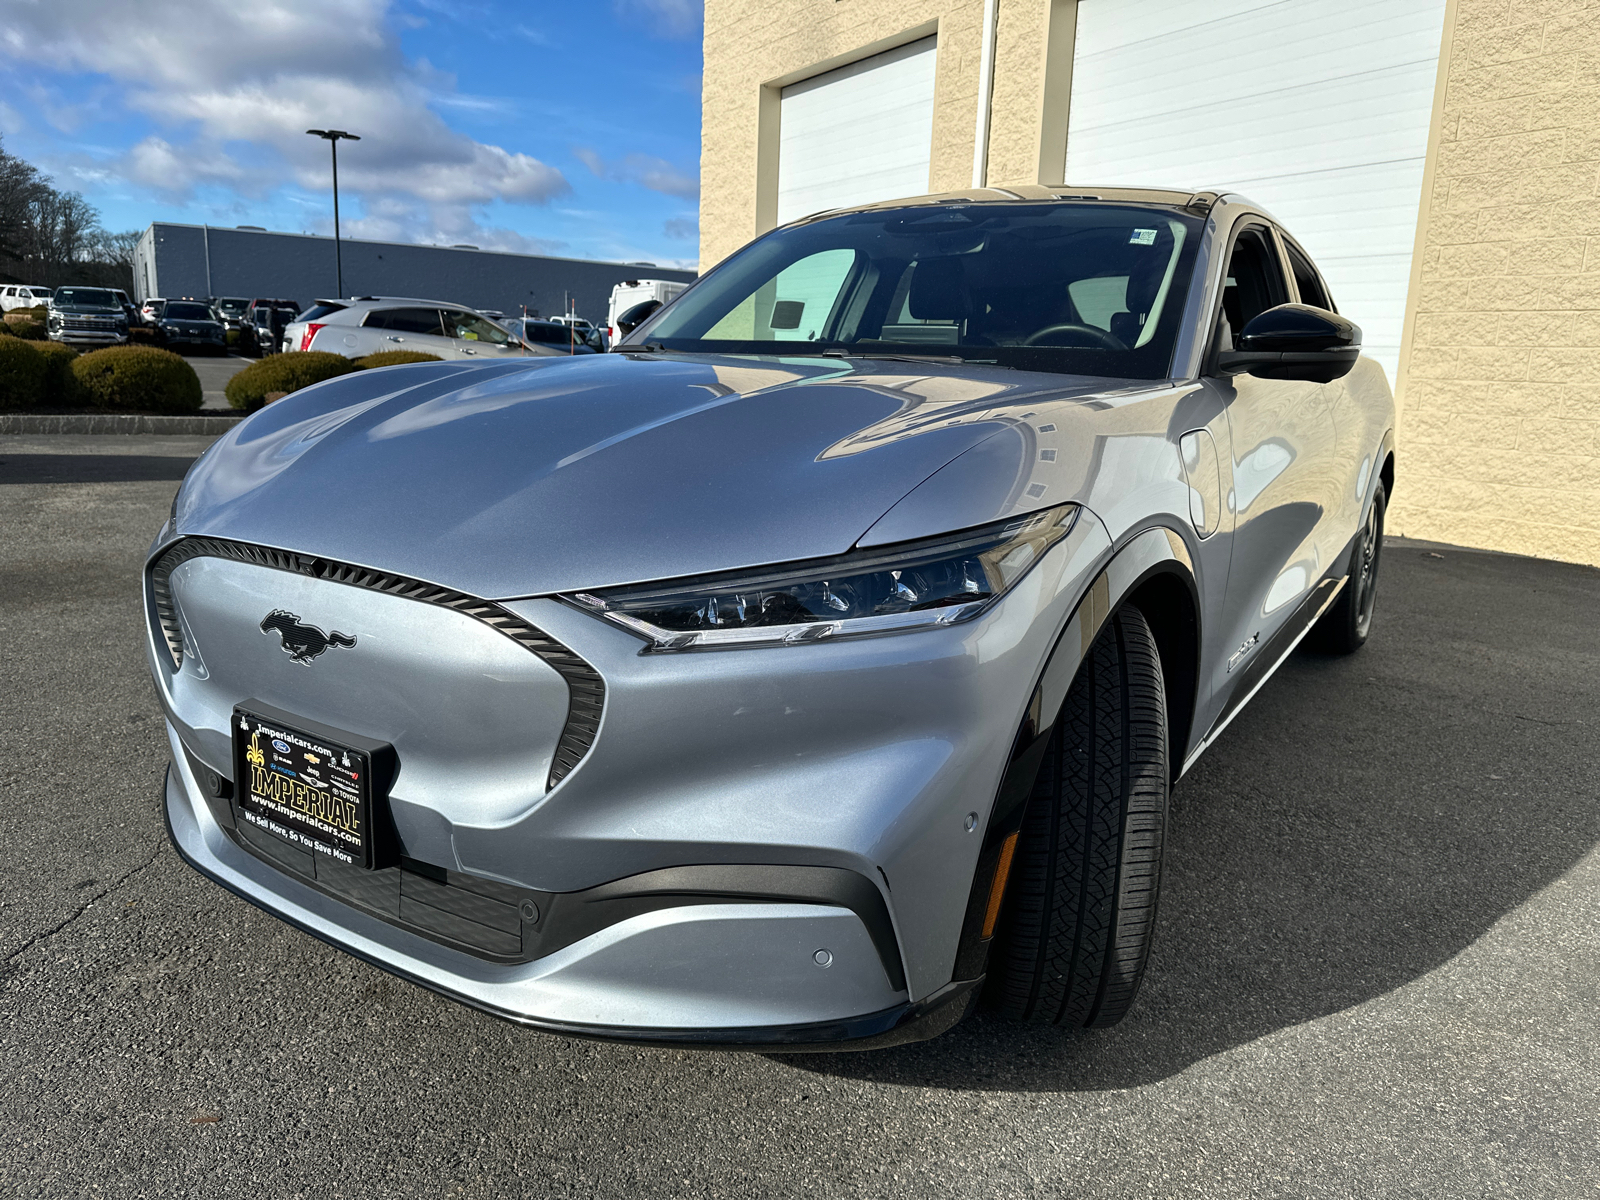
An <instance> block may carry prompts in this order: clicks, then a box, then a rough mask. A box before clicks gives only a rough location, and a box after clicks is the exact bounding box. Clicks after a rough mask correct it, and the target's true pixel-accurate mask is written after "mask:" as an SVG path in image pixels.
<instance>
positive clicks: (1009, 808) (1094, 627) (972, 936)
mask: <svg viewBox="0 0 1600 1200" xmlns="http://www.w3.org/2000/svg"><path fill="white" fill-rule="evenodd" d="M1150 535H1155V536H1150ZM1136 558H1137V559H1143V560H1144V561H1138V562H1135V561H1133V560H1134V559H1136ZM1162 578H1168V579H1176V580H1177V581H1178V582H1179V583H1180V584H1181V585H1182V586H1183V587H1184V588H1185V589H1186V592H1187V596H1188V602H1189V606H1190V608H1189V620H1190V622H1191V624H1192V632H1191V639H1192V640H1191V645H1190V651H1191V652H1190V653H1189V654H1188V655H1187V656H1183V655H1177V656H1175V657H1174V661H1173V662H1172V666H1173V668H1174V669H1173V670H1172V671H1171V672H1170V674H1171V676H1172V678H1171V679H1169V680H1168V681H1167V683H1166V690H1167V704H1168V712H1169V718H1168V719H1169V731H1172V730H1173V726H1174V725H1177V732H1179V733H1180V736H1179V737H1173V738H1171V739H1170V743H1171V745H1172V746H1174V747H1176V748H1177V749H1175V750H1173V751H1171V752H1170V757H1171V766H1170V771H1171V777H1172V779H1171V781H1172V782H1176V780H1177V776H1178V774H1179V768H1180V766H1181V764H1182V762H1183V761H1184V760H1183V757H1182V751H1184V750H1186V749H1187V747H1188V744H1189V739H1190V737H1191V736H1192V734H1193V731H1192V729H1191V728H1190V726H1191V725H1192V723H1193V719H1194V711H1195V703H1196V689H1197V688H1198V686H1199V674H1200V672H1199V647H1200V598H1199V596H1200V593H1199V587H1198V585H1197V584H1196V582H1195V577H1194V557H1193V555H1192V554H1191V553H1190V550H1189V546H1188V543H1187V542H1186V541H1185V540H1184V538H1183V536H1182V535H1181V534H1179V533H1177V532H1175V531H1174V530H1173V529H1171V528H1169V527H1168V526H1166V525H1159V524H1158V525H1149V526H1145V527H1144V528H1141V529H1139V530H1137V531H1135V532H1133V533H1132V534H1129V535H1127V536H1125V537H1124V538H1123V539H1122V540H1121V541H1120V543H1119V544H1118V545H1116V546H1115V547H1114V548H1113V549H1112V550H1111V551H1110V553H1109V555H1108V557H1107V559H1106V561H1105V563H1104V564H1103V565H1102V567H1101V569H1100V570H1099V572H1097V573H1096V575H1095V578H1094V581H1093V582H1092V583H1090V584H1089V586H1088V587H1087V588H1085V589H1084V592H1083V595H1082V596H1080V597H1079V599H1078V603H1077V605H1076V606H1074V608H1073V610H1072V613H1071V615H1070V616H1069V617H1068V618H1067V620H1066V622H1065V624H1064V625H1063V626H1062V629H1061V632H1060V633H1059V634H1058V635H1057V637H1056V640H1055V642H1054V643H1052V647H1051V652H1050V654H1049V655H1048V656H1046V659H1045V662H1044V663H1043V664H1042V665H1041V667H1040V669H1039V676H1038V678H1037V679H1036V681H1035V684H1034V689H1033V692H1032V694H1031V697H1030V700H1029V703H1028V707H1027V711H1026V714H1025V716H1024V718H1023V721H1022V724H1021V726H1020V727H1019V728H1018V730H1017V735H1016V738H1015V739H1014V741H1013V743H1012V748H1011V755H1010V757H1009V759H1008V760H1007V764H1006V768H1005V771H1004V773H1003V774H1002V776H1001V780H1000V786H999V788H998V789H996V792H995V796H994V800H993V801H992V803H991V807H990V814H989V822H988V825H987V826H986V828H985V830H984V839H983V846H982V847H981V849H980V850H979V852H978V861H977V865H976V867H975V868H974V871H973V877H972V888H971V890H970V892H969V893H968V896H967V907H966V913H965V916H964V917H963V919H962V924H961V933H960V936H959V938H958V939H957V943H956V955H955V963H954V965H953V968H952V978H953V979H955V980H957V981H966V980H974V979H980V978H981V977H982V976H983V974H984V972H985V970H986V968H987V963H988V958H989V949H990V945H991V943H992V941H993V939H992V938H984V937H983V936H982V934H983V921H984V916H985V914H986V912H987V910H988V900H989V892H990V889H991V888H992V886H993V883H994V877H995V870H996V869H997V867H998V866H999V862H1000V854H1001V848H1002V846H1003V845H1004V844H1005V842H1006V839H1007V838H1009V837H1010V836H1011V835H1012V834H1014V833H1016V832H1017V831H1018V830H1019V829H1020V828H1021V827H1022V818H1023V814H1024V812H1025V811H1026V809H1027V800H1028V796H1029V794H1030V792H1031V791H1032V788H1033V780H1034V778H1035V776H1037V775H1038V773H1039V765H1040V763H1041V762H1042V761H1043V759H1044V753H1045V748H1046V746H1047V745H1048V743H1049V739H1050V735H1051V734H1052V733H1053V732H1054V730H1055V723H1056V718H1057V716H1058V715H1059V714H1060V710H1061V704H1062V702H1063V701H1064V700H1065V698H1066V692H1067V688H1068V687H1069V686H1070V685H1071V683H1072V677H1073V675H1075V674H1076V673H1077V669H1078V665H1079V664H1080V663H1081V662H1082V661H1083V658H1084V656H1085V655H1086V654H1087V653H1088V651H1089V647H1090V646H1091V645H1092V644H1093V642H1094V639H1095V638H1096V637H1097V636H1098V635H1099V633H1100V630H1101V629H1102V628H1103V627H1104V626H1105V623H1106V622H1107V621H1109V620H1110V619H1111V616H1112V614H1113V613H1115V612H1116V611H1117V610H1118V609H1119V608H1120V607H1121V606H1122V605H1123V604H1125V603H1127V602H1128V600H1129V599H1130V598H1131V597H1135V596H1137V595H1138V594H1139V592H1140V591H1141V589H1144V588H1145V587H1146V586H1147V585H1148V584H1150V583H1152V582H1153V581H1157V580H1159V579H1162ZM1162 624H1163V625H1167V623H1166V622H1165V621H1164V622H1162ZM1151 626H1152V633H1155V634H1156V644H1157V649H1158V651H1160V653H1161V656H1162V668H1163V675H1164V676H1166V675H1167V674H1168V673H1169V672H1168V671H1167V666H1168V654H1169V649H1171V648H1170V647H1169V645H1168V644H1166V640H1165V639H1164V635H1163V634H1162V633H1156V622H1154V621H1152V622H1151ZM1167 630H1168V632H1167V634H1166V635H1165V636H1166V637H1170V625H1167ZM1074 638H1076V646H1073V645H1072V643H1073V640H1074ZM1063 650H1065V651H1066V654H1067V657H1066V658H1065V659H1058V656H1060V655H1061V654H1062V652H1063ZM1185 657H1186V658H1187V662H1185V661H1182V660H1183V659H1184V658H1185ZM1052 675H1053V676H1054V679H1053V680H1052V679H1051V676H1052ZM1175 703H1176V704H1177V705H1178V707H1177V708H1176V710H1175V709H1174V707H1173V706H1174V704H1175ZM1174 711H1176V712H1177V713H1179V714H1180V717H1179V721H1181V724H1178V723H1177V722H1174V721H1173V719H1172V717H1171V715H1170V714H1171V713H1173V712H1174Z"/></svg>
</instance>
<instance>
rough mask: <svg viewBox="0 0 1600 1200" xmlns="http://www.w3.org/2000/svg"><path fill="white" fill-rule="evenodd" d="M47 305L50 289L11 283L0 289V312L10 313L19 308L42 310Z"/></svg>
mask: <svg viewBox="0 0 1600 1200" xmlns="http://www.w3.org/2000/svg"><path fill="white" fill-rule="evenodd" d="M49 303H50V289H49V288H47V287H33V286H32V285H30V284H26V283H13V284H8V285H7V286H5V287H3V288H0V312H11V311H13V310H15V309H19V308H20V309H30V308H42V307H44V306H45V305H47V304H49Z"/></svg>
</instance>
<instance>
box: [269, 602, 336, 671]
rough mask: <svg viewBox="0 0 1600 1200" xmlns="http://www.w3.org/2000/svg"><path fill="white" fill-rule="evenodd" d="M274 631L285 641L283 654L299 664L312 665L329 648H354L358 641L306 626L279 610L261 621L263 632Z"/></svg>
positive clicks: (275, 610)
mask: <svg viewBox="0 0 1600 1200" xmlns="http://www.w3.org/2000/svg"><path fill="white" fill-rule="evenodd" d="M274 629H276V630H277V631H278V636H279V637H280V638H282V639H283V652H284V653H285V654H287V655H288V656H289V657H290V658H292V659H293V660H294V661H295V662H297V663H305V664H306V665H307V666H309V665H310V664H311V660H312V659H313V658H315V657H316V656H317V655H319V654H321V653H322V652H323V651H324V650H326V649H327V648H328V647H329V646H354V645H355V644H356V639H355V638H354V637H352V636H351V635H350V634H348V633H338V632H334V633H323V632H322V630H320V629H318V628H317V627H316V626H315V625H304V624H302V623H301V621H300V618H299V617H298V616H296V615H295V614H294V613H292V612H286V611H285V610H283V609H281V608H279V609H274V610H273V611H272V612H269V613H268V614H267V615H266V616H265V617H264V618H262V621H261V632H262V633H271V632H272V631H273V630H274Z"/></svg>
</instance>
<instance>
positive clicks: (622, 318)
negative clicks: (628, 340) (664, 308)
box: [617, 300, 661, 337]
mask: <svg viewBox="0 0 1600 1200" xmlns="http://www.w3.org/2000/svg"><path fill="white" fill-rule="evenodd" d="M660 307H661V301H659V300H646V301H645V302H644V303H643V304H635V305H634V306H633V307H632V308H630V309H628V310H627V311H625V312H620V313H618V314H617V336H618V337H626V336H627V335H628V334H630V333H632V332H633V331H634V330H635V329H637V328H639V326H641V325H643V324H644V323H645V320H646V319H647V318H648V317H650V316H652V315H654V313H655V311H656V309H658V308H660Z"/></svg>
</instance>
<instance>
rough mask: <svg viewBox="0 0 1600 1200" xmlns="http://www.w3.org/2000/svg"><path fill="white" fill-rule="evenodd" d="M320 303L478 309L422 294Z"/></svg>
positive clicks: (319, 302) (324, 302)
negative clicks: (425, 296)
mask: <svg viewBox="0 0 1600 1200" xmlns="http://www.w3.org/2000/svg"><path fill="white" fill-rule="evenodd" d="M317 303H318V304H344V305H347V306H349V307H350V308H354V307H355V306H356V305H358V304H426V305H429V306H430V307H433V308H459V309H461V310H462V311H464V312H476V311H477V309H475V308H469V307H468V306H467V305H465V304H457V303H456V302H455V301H454V300H425V299H423V298H422V297H420V296H357V297H355V299H353V300H318V301H317Z"/></svg>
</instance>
